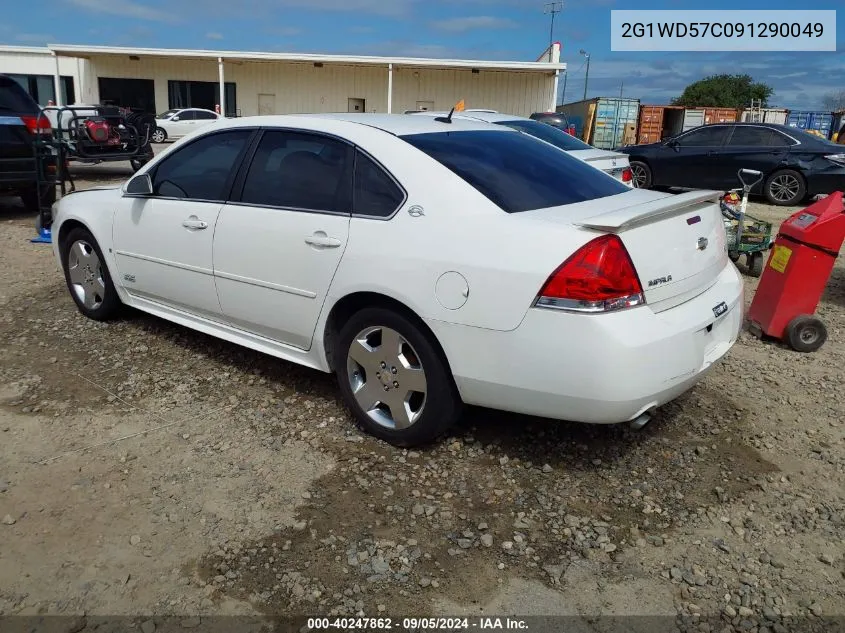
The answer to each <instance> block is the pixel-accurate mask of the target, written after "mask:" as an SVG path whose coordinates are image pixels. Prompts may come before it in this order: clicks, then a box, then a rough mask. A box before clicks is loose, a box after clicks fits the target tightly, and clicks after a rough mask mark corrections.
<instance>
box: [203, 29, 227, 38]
mask: <svg viewBox="0 0 845 633" xmlns="http://www.w3.org/2000/svg"><path fill="white" fill-rule="evenodd" d="M205 36H206V37H207V38H208V39H210V40H222V39H223V34H222V33H217V32H215V31H209V32H208V33H206V34H205Z"/></svg>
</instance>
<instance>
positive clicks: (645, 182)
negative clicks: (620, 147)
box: [630, 160, 654, 189]
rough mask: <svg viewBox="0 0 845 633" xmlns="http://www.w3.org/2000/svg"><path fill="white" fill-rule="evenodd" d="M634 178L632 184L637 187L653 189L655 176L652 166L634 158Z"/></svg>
mask: <svg viewBox="0 0 845 633" xmlns="http://www.w3.org/2000/svg"><path fill="white" fill-rule="evenodd" d="M630 168H631V175H632V177H633V178H632V180H631V184H632V185H633V186H634V188H636V189H651V187H652V185H653V183H654V178H653V175H652V173H651V167H649V166H648V165H647V164H646V163H644V162H642V161H639V160H632V161H631V163H630Z"/></svg>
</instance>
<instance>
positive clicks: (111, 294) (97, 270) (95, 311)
mask: <svg viewBox="0 0 845 633" xmlns="http://www.w3.org/2000/svg"><path fill="white" fill-rule="evenodd" d="M61 254H62V268H63V269H64V273H65V283H67V288H68V291H69V292H70V296H71V297H72V298H73V301H74V303H76V307H77V308H78V309H79V311H80V312H81V313H82V314H84V315H85V316H87V317H88V318H89V319H93V320H95V321H109V320H111V319H113V318H115V317H116V316H118V314H119V313H120V309H121V307H122V305H123V304H122V303H121V302H120V297H118V295H117V290H115V287H114V284H113V283H112V279H111V275H110V274H109V270H108V267H107V266H106V263H105V259H104V258H103V252H102V251H101V250H100V246H99V245H98V244H97V241H96V240H95V239H94V236H93V235H91V233H90V232H89V231H88V230H87V229H84V228H81V227H79V228H75V229H72V230H71V232H70V233H68V235H67V237H66V238H65V239H64V240H62V243H61Z"/></svg>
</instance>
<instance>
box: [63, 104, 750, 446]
mask: <svg viewBox="0 0 845 633" xmlns="http://www.w3.org/2000/svg"><path fill="white" fill-rule="evenodd" d="M713 193H715V192H711V194H713ZM711 200H712V196H711V195H708V193H707V192H704V193H702V192H700V191H699V192H690V193H684V194H680V195H677V196H673V195H668V194H661V193H657V192H654V191H648V190H641V189H631V188H629V187H627V186H625V185H624V184H622V183H621V182H619V181H618V180H615V179H613V178H611V177H609V176H607V175H605V174H603V173H601V172H600V171H598V170H596V169H593V168H592V167H589V166H588V165H586V164H585V163H584V162H582V161H580V160H577V159H575V158H573V157H572V156H570V155H569V154H567V153H566V152H561V151H559V150H558V149H556V148H554V147H552V146H551V145H549V144H547V143H543V142H541V141H539V140H537V139H535V138H533V137H531V136H529V135H527V134H521V133H518V132H515V131H513V130H511V129H510V128H508V127H503V126H498V125H491V124H488V123H483V122H480V121H469V120H459V119H457V118H455V119H453V120H451V121H450V120H448V119H446V120H437V119H433V118H430V117H416V116H405V115H369V114H364V115H361V114H359V115H355V114H343V115H304V116H273V117H267V116H264V117H256V118H241V119H231V120H223V121H221V123H220V125H215V126H214V129H212V130H204V131H200V132H197V133H196V134H193V135H191V136H190V137H188V138H185V139H182V140H181V141H178V142H177V143H175V144H173V145H172V146H170V147H169V148H167V150H165V151H163V152H161V153H160V154H158V155H157V156H156V157H155V158H154V159H153V160H152V161H151V162H150V163H148V164H147V165H145V166H144V167H142V168H141V170H140V171H139V172H138V173H137V174H136V175H135V176H134V177H133V178H131V179H130V180H129V181H128V182H127V183H126V184H125V185H124V186H123V187H121V188H112V189H97V190H89V191H81V192H77V193H73V194H70V195H68V196H66V197H64V198H62V199H61V200H60V201H59V202H58V203H57V206H56V208H55V222H54V225H53V237H54V250H55V255H56V257H57V258H58V260H59V262H60V264H61V267H62V269H63V271H64V274H65V279H66V281H67V286H68V288H69V290H70V295H71V297H72V298H73V300H74V301H75V302H76V305H77V307H78V308H79V310H80V311H81V312H82V313H83V314H84V315H86V316H88V317H90V318H92V319H96V320H107V319H110V318H113V317H115V316H116V315H118V313H119V309H120V308H121V306H122V305H126V306H132V307H134V308H137V309H139V310H143V311H145V312H149V313H150V314H153V315H157V316H160V317H162V318H165V319H169V320H171V321H174V322H176V323H179V324H182V325H185V326H187V327H190V328H193V329H196V330H199V331H201V332H205V333H207V334H211V335H213V336H217V337H219V338H222V339H225V340H227V341H232V342H235V343H239V344H241V345H244V346H246V347H249V348H252V349H255V350H259V351H262V352H265V353H268V354H271V355H273V356H276V357H278V358H280V359H283V360H286V361H291V362H295V363H299V364H302V365H305V366H308V367H312V368H314V369H317V370H321V371H324V372H335V373H336V374H337V377H338V382H339V384H340V391H341V393H342V394H343V397H344V399H345V401H346V403H347V404H348V406H349V408H350V409H351V411H352V412H353V414H354V417H355V418H356V419H357V421H358V422H359V423H360V424H361V425H362V426H363V427H364V428H365V429H366V430H368V431H369V432H371V433H372V434H374V435H376V436H378V437H380V438H383V439H385V440H387V441H389V442H391V443H394V444H397V445H404V446H410V445H415V444H419V443H424V442H428V441H431V440H432V439H433V438H436V437H437V436H439V435H440V434H442V433H443V432H444V431H445V430H446V429H447V428H449V426H450V425H451V424H452V423H453V422H455V420H456V419H457V418H458V416H459V414H460V410H461V405H462V404H464V403H467V404H472V405H482V406H486V407H494V408H499V409H504V410H508V411H514V412H518V413H524V414H531V415H537V416H544V417H550V418H557V419H569V420H579V421H584V422H592V423H618V422H626V421H633V422H634V423H635V424H641V423H643V422H644V421H645V420H647V419H648V418H649V416H650V414H651V412H652V410H653V409H654V408H655V407H658V406H660V405H662V404H664V403H666V402H669V401H670V400H672V399H674V398H676V397H677V396H679V395H680V394H682V393H683V392H685V391H686V390H688V389H689V388H690V387H692V385H694V384H695V383H696V382H697V381H698V380H699V379H700V378H701V377H702V376H703V375H704V373H705V372H706V371H707V370H708V369H710V368H711V367H712V366H713V365H714V363H716V361H718V360H719V359H720V358H721V357H722V356H723V355H724V354H725V353H726V352H727V351H728V350H729V349H730V348H731V346H732V345H733V344H734V342H735V340H736V338H737V335H738V333H739V331H740V324H741V323H742V317H743V284H742V280H741V278H740V276H739V274H738V272H737V270H736V268H735V267H734V266H733V264H731V262H730V261H729V259H728V255H727V251H726V248H725V231H724V227H723V225H722V218H721V213H720V211H719V206H718V204H717V203H715V202H712V201H711Z"/></svg>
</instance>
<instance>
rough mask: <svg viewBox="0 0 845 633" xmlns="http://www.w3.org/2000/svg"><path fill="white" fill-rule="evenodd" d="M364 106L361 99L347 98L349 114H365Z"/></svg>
mask: <svg viewBox="0 0 845 633" xmlns="http://www.w3.org/2000/svg"><path fill="white" fill-rule="evenodd" d="M365 105H366V101H364V100H363V99H352V98H351V97H350V98H349V112H366V109H365V107H364V106H365Z"/></svg>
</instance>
